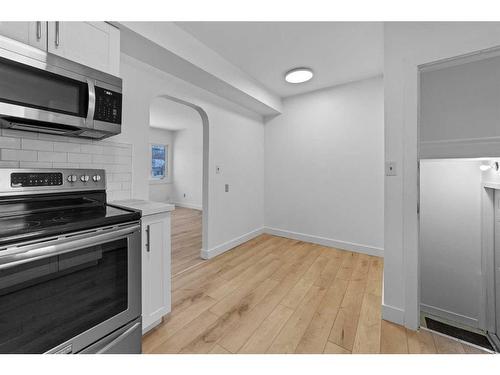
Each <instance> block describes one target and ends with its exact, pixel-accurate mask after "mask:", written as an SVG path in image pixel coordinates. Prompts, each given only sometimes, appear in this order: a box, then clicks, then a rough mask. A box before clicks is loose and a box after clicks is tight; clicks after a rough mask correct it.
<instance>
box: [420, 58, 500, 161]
mask: <svg viewBox="0 0 500 375" xmlns="http://www.w3.org/2000/svg"><path fill="white" fill-rule="evenodd" d="M495 53H497V52H495ZM486 56H488V57H487V58H484V57H478V56H474V57H464V58H460V59H458V60H453V61H451V62H444V63H441V64H438V65H437V66H431V67H429V68H424V70H423V71H422V73H421V81H420V90H421V91H420V98H421V101H420V104H421V118H420V120H421V122H420V123H421V125H420V141H421V149H420V155H421V157H430V158H437V157H476V156H499V154H500V152H499V151H498V150H500V147H499V146H500V126H498V122H499V119H500V105H499V103H500V57H499V56H494V54H493V52H491V53H488V54H486ZM479 58H480V60H478V59H479ZM450 64H451V65H450ZM427 69H431V70H427Z"/></svg>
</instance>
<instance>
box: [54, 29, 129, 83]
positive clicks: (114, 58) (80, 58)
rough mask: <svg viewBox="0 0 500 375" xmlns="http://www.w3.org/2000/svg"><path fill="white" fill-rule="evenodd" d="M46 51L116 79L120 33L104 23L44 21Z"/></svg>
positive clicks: (118, 70)
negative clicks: (113, 76)
mask: <svg viewBox="0 0 500 375" xmlns="http://www.w3.org/2000/svg"><path fill="white" fill-rule="evenodd" d="M47 41H48V51H49V52H50V53H53V54H55V55H59V56H62V57H64V58H66V59H68V60H73V61H76V62H78V63H80V64H83V65H87V66H90V67H92V68H94V69H98V70H101V71H103V72H106V73H109V74H113V75H115V76H118V75H119V73H120V30H119V29H117V28H116V27H114V26H112V25H110V24H108V23H106V22H61V21H57V22H48V38H47Z"/></svg>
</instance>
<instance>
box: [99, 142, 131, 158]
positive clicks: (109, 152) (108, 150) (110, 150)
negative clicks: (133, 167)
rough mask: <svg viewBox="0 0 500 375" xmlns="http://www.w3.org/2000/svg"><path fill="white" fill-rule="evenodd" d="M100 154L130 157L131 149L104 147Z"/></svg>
mask: <svg viewBox="0 0 500 375" xmlns="http://www.w3.org/2000/svg"><path fill="white" fill-rule="evenodd" d="M102 153H103V154H105V155H123V156H132V147H130V148H128V147H119V146H111V145H109V144H108V145H106V146H104V147H103V149H102Z"/></svg>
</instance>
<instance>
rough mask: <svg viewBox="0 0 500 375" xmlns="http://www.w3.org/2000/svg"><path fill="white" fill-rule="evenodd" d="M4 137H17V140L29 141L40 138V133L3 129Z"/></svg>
mask: <svg viewBox="0 0 500 375" xmlns="http://www.w3.org/2000/svg"><path fill="white" fill-rule="evenodd" d="M2 135H3V136H4V137H15V138H29V139H37V138H38V133H32V132H25V131H22V130H13V129H2Z"/></svg>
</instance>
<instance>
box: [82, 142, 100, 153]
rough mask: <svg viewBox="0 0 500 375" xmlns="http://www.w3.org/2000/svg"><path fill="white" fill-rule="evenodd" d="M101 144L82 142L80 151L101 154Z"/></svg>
mask: <svg viewBox="0 0 500 375" xmlns="http://www.w3.org/2000/svg"><path fill="white" fill-rule="evenodd" d="M102 151H103V146H98V145H95V144H82V145H81V152H83V153H85V154H102Z"/></svg>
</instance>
